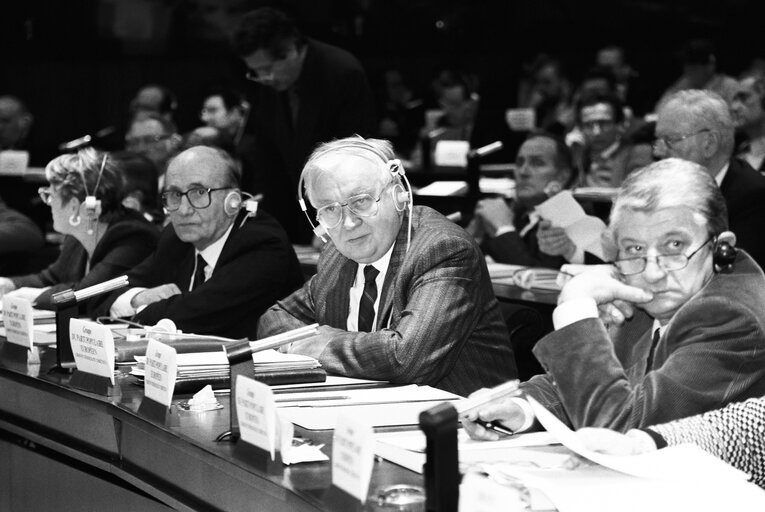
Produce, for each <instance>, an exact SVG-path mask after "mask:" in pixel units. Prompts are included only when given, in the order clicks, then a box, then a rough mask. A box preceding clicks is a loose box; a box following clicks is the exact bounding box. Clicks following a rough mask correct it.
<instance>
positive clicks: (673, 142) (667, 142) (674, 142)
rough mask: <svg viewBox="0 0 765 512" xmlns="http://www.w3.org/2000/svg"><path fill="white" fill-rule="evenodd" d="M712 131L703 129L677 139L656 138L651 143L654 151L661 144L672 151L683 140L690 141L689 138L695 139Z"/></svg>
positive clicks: (658, 148)
mask: <svg viewBox="0 0 765 512" xmlns="http://www.w3.org/2000/svg"><path fill="white" fill-rule="evenodd" d="M711 131H712V130H711V129H709V128H703V129H701V130H699V131H696V132H693V133H689V134H687V135H681V136H679V137H657V138H656V142H654V143H653V149H654V150H660V149H661V146H662V144H663V145H664V147H666V148H667V149H668V150H670V151H671V150H672V149H674V148H675V146H677V145H678V144H680V143H681V142H683V141H684V140H685V139H690V138H691V137H695V136H696V135H701V134H702V133H706V132H711Z"/></svg>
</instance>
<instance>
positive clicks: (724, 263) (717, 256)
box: [712, 231, 738, 270]
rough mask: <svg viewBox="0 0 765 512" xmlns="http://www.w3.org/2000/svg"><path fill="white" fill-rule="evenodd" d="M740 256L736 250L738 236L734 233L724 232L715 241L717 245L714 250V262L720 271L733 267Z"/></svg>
mask: <svg viewBox="0 0 765 512" xmlns="http://www.w3.org/2000/svg"><path fill="white" fill-rule="evenodd" d="M736 256H738V249H736V235H735V234H734V233H733V232H732V231H723V232H722V233H720V234H719V235H718V236H717V238H716V239H715V245H714V247H713V248H712V262H713V263H714V265H715V267H717V268H719V269H720V270H722V269H726V268H728V267H730V266H731V265H733V262H734V261H736Z"/></svg>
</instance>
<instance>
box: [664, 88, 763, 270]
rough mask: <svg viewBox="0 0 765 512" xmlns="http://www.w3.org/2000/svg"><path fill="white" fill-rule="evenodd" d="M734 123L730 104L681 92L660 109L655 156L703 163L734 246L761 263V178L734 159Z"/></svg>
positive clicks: (705, 93)
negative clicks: (717, 189) (719, 196)
mask: <svg viewBox="0 0 765 512" xmlns="http://www.w3.org/2000/svg"><path fill="white" fill-rule="evenodd" d="M733 149H734V124H733V120H732V119H731V114H730V110H729V108H728V104H727V103H726V102H725V100H723V99H722V97H720V96H719V95H717V94H715V93H713V92H711V91H701V90H689V91H680V92H677V93H675V94H673V95H672V96H671V97H669V98H668V99H667V101H666V103H664V106H663V107H662V108H661V110H659V112H658V119H657V120H656V144H655V146H654V154H655V155H656V156H657V157H659V158H666V157H677V158H683V159H685V160H690V161H692V162H696V163H697V164H700V165H703V166H704V167H706V169H707V171H708V172H709V173H710V174H711V175H712V177H714V179H715V181H716V182H717V185H718V186H719V187H720V191H721V192H722V194H723V197H724V198H725V203H726V205H727V207H728V222H729V224H730V229H731V231H733V232H734V233H735V234H736V237H737V239H738V246H739V247H741V248H742V249H746V251H747V252H748V253H749V254H750V255H751V256H752V258H754V260H755V261H756V262H757V263H758V264H759V265H760V266H761V267H763V266H765V236H763V235H762V227H763V226H765V200H763V198H765V177H764V176H762V175H760V173H758V172H757V171H755V170H754V169H753V168H752V167H751V166H750V165H749V164H747V163H746V162H744V161H742V160H738V159H736V158H733Z"/></svg>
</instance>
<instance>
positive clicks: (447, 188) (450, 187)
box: [415, 181, 468, 197]
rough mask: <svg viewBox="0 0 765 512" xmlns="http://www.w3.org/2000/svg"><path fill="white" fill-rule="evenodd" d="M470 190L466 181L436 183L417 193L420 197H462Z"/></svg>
mask: <svg viewBox="0 0 765 512" xmlns="http://www.w3.org/2000/svg"><path fill="white" fill-rule="evenodd" d="M467 190H468V184H467V182H466V181H434V182H433V183H431V184H430V185H425V186H424V187H420V188H419V189H417V190H416V191H415V193H416V194H417V195H418V196H438V197H445V196H461V195H465V193H466V192H467Z"/></svg>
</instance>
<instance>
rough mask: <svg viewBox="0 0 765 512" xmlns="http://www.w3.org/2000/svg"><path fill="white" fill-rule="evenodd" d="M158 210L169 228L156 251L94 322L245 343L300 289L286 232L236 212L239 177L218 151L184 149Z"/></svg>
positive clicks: (261, 216)
mask: <svg viewBox="0 0 765 512" xmlns="http://www.w3.org/2000/svg"><path fill="white" fill-rule="evenodd" d="M161 197H162V202H163V205H164V207H165V209H166V210H167V212H168V217H169V219H170V225H169V226H167V227H166V228H165V230H164V232H163V233H162V237H161V238H160V241H159V245H158V246H157V250H156V251H155V252H154V254H152V255H151V256H149V258H147V259H146V260H145V261H143V262H142V263H141V264H140V265H138V266H137V267H136V268H134V269H133V270H132V271H131V272H130V273H129V274H128V279H129V281H130V286H131V288H130V289H129V290H128V291H126V292H123V291H118V292H115V293H114V294H111V295H109V296H107V298H106V299H105V301H104V302H103V303H102V304H99V307H98V308H97V309H96V314H97V315H103V314H105V313H107V312H108V313H109V314H110V315H111V316H113V317H131V316H133V317H134V319H135V320H136V321H138V322H140V323H142V324H145V325H153V324H156V323H157V322H158V321H159V320H160V319H162V318H169V319H171V320H172V321H173V322H175V324H176V326H177V327H178V328H179V329H181V330H183V331H184V332H189V333H197V334H215V335H219V336H227V337H232V338H241V337H246V336H247V335H248V334H251V333H253V332H254V331H255V328H256V325H257V320H258V318H259V317H260V315H261V314H262V313H263V311H265V310H266V308H267V307H268V306H270V305H272V304H273V303H274V302H275V301H276V300H277V299H280V298H282V297H284V296H286V295H287V294H289V293H290V292H291V291H293V290H294V289H295V288H297V287H298V286H300V284H301V283H302V281H303V278H302V273H301V270H300V264H299V263H298V261H297V257H296V256H295V253H294V250H293V249H292V246H291V245H290V244H289V242H288V240H287V237H286V235H285V233H284V230H282V228H281V227H280V226H279V225H278V223H277V222H276V221H275V220H274V219H273V218H271V217H270V216H269V215H268V214H267V213H265V212H264V211H262V210H260V211H258V212H257V214H256V215H254V216H251V215H249V214H248V213H249V212H248V211H247V210H245V209H244V208H243V207H242V204H243V201H242V196H241V192H240V191H239V186H238V169H237V166H236V164H235V162H234V161H233V160H232V159H231V157H230V156H228V155H227V154H226V153H225V152H224V151H222V150H219V149H217V148H212V147H208V146H197V147H193V148H190V149H188V150H186V151H184V152H182V153H180V154H179V155H178V156H177V157H175V158H174V159H173V160H172V161H171V162H170V165H169V166H168V170H167V179H166V181H165V186H164V190H163V192H162V195H161Z"/></svg>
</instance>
